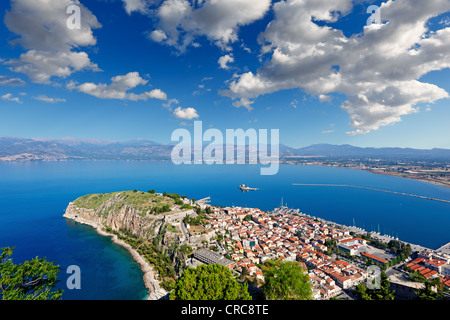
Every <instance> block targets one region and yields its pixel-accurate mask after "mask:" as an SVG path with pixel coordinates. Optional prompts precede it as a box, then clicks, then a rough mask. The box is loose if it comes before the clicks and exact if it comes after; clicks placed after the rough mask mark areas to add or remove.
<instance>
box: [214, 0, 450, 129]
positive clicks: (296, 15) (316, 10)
mask: <svg viewBox="0 0 450 320" xmlns="http://www.w3.org/2000/svg"><path fill="white" fill-rule="evenodd" d="M352 5H353V4H352V1H351V0H333V1H331V0H330V1H326V0H322V1H317V0H304V1H298V0H286V1H280V2H277V3H275V4H274V5H273V10H274V14H275V18H274V20H273V21H272V22H271V23H270V24H269V25H268V26H267V28H266V30H265V31H264V32H263V33H262V34H261V35H260V37H259V43H260V45H261V53H262V54H263V55H266V54H267V55H269V59H267V62H265V64H264V65H263V66H262V67H261V68H260V69H259V70H257V72H246V73H243V74H241V75H238V76H237V77H235V78H233V79H232V81H230V82H229V87H228V89H227V90H225V91H222V92H221V93H222V94H223V95H225V96H228V97H231V98H232V99H234V100H235V101H234V103H233V105H234V106H237V107H239V106H243V107H246V108H247V109H248V106H250V105H251V104H252V103H253V101H254V99H256V98H258V97H259V96H261V95H265V94H269V93H273V92H276V91H280V90H286V89H302V90H304V91H305V92H307V93H308V94H312V95H317V96H318V97H319V99H320V100H322V101H327V100H328V99H331V96H330V94H332V93H342V94H345V95H346V96H347V101H345V102H344V103H343V105H342V106H341V107H342V108H343V109H344V110H346V111H347V112H348V114H349V116H350V124H351V126H352V127H353V128H354V130H353V131H352V132H349V134H359V133H367V132H370V131H372V130H377V129H379V128H380V127H382V126H386V125H390V124H393V123H396V122H398V121H401V117H402V116H404V115H407V114H411V113H414V112H417V107H416V106H415V105H416V104H418V103H433V102H435V101H436V100H438V99H442V98H448V97H449V95H448V93H447V92H446V91H445V90H444V89H441V88H439V87H437V86H435V85H432V84H428V83H424V82H421V81H419V79H420V78H421V77H422V76H423V75H425V74H427V73H428V72H431V71H435V70H442V69H444V68H449V67H450V28H448V27H446V28H442V29H439V30H436V31H431V30H429V28H428V25H427V22H428V20H429V19H431V18H433V17H436V16H439V15H440V14H442V13H444V12H448V11H450V2H449V1H448V0H432V1H428V2H427V4H426V5H424V3H423V2H421V1H420V0H408V1H407V0H405V1H392V0H389V1H387V2H386V3H383V4H382V6H381V16H382V19H383V21H384V23H383V24H382V25H378V26H370V27H368V26H364V28H363V31H362V32H361V33H360V34H357V35H353V36H350V37H347V36H345V35H344V34H343V32H342V31H341V30H339V29H335V28H333V27H330V26H328V25H326V24H325V25H322V26H319V25H318V24H317V23H315V21H323V22H335V21H337V20H339V18H340V17H342V16H344V15H346V14H348V13H349V12H350V11H351V9H352Z"/></svg>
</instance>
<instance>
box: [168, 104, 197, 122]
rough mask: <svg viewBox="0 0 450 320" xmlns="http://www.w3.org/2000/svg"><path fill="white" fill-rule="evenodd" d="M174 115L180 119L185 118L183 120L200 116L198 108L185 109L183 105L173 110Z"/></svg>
mask: <svg viewBox="0 0 450 320" xmlns="http://www.w3.org/2000/svg"><path fill="white" fill-rule="evenodd" d="M173 115H174V116H175V117H177V118H178V119H183V120H192V119H195V118H198V117H199V116H198V113H197V110H195V109H194V108H185V109H183V108H181V107H178V108H176V109H175V111H174V112H173Z"/></svg>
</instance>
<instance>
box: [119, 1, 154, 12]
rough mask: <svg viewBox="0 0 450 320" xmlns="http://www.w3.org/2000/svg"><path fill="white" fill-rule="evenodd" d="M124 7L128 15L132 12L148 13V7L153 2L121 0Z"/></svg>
mask: <svg viewBox="0 0 450 320" xmlns="http://www.w3.org/2000/svg"><path fill="white" fill-rule="evenodd" d="M122 1H123V4H124V6H125V11H126V12H127V13H128V14H131V13H132V12H140V13H148V11H149V5H151V4H152V3H153V2H154V1H149V0H122Z"/></svg>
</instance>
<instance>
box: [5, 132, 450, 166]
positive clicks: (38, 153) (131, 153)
mask: <svg viewBox="0 0 450 320" xmlns="http://www.w3.org/2000/svg"><path fill="white" fill-rule="evenodd" d="M173 146H174V144H160V143H157V142H154V141H149V140H143V139H136V140H131V141H125V142H122V141H115V140H101V139H77V138H72V137H67V138H63V139H51V138H31V139H25V138H17V137H0V161H27V160H47V161H51V160H77V159H80V160H114V159H117V160H170V154H171V151H172V148H173ZM268 149H269V150H270V147H269V148H268ZM246 150H250V152H252V153H254V152H257V149H256V148H255V147H254V146H253V147H249V146H247V147H246ZM279 150H280V156H281V157H282V158H283V157H285V158H287V157H321V158H360V159H364V158H380V159H396V160H398V159H406V160H445V161H449V160H450V150H449V149H437V148H435V149H431V150H424V149H412V148H361V147H355V146H351V145H348V144H344V145H332V144H315V145H311V146H308V147H303V148H291V147H289V146H286V145H282V144H280V145H279ZM224 156H225V152H224Z"/></svg>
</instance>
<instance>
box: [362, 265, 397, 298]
mask: <svg viewBox="0 0 450 320" xmlns="http://www.w3.org/2000/svg"><path fill="white" fill-rule="evenodd" d="M389 287H390V282H389V277H388V276H387V275H386V273H384V271H382V272H381V276H380V288H378V289H368V288H367V287H366V286H365V285H363V284H358V285H357V286H356V295H357V297H358V298H359V299H361V300H394V293H395V291H393V290H391V289H389Z"/></svg>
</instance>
